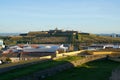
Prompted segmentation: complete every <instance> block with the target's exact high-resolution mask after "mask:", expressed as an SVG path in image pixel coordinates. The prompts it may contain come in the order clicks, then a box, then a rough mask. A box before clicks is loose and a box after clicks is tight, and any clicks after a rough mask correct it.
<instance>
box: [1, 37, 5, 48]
mask: <svg viewBox="0 0 120 80" xmlns="http://www.w3.org/2000/svg"><path fill="white" fill-rule="evenodd" d="M2 48H5V45H4V43H3V40H2V39H0V49H2Z"/></svg>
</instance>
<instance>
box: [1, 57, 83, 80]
mask: <svg viewBox="0 0 120 80" xmlns="http://www.w3.org/2000/svg"><path fill="white" fill-rule="evenodd" d="M80 58H81V57H79V56H73V57H67V58H61V59H58V60H55V61H46V62H41V63H37V64H32V65H29V66H27V67H23V68H19V69H14V70H11V71H8V72H5V73H2V74H0V80H13V79H15V78H18V77H22V76H25V75H29V74H32V73H33V72H37V71H40V70H43V69H46V68H50V67H54V66H56V65H60V64H63V63H66V62H68V61H72V60H78V59H80Z"/></svg>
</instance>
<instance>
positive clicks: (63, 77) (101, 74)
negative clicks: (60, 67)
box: [45, 60, 120, 80]
mask: <svg viewBox="0 0 120 80" xmlns="http://www.w3.org/2000/svg"><path fill="white" fill-rule="evenodd" d="M117 66H120V63H117V62H112V61H108V60H103V61H94V62H89V63H86V64H83V65H82V66H78V67H76V68H73V69H69V70H66V71H63V72H61V73H58V74H56V75H54V76H51V77H48V78H47V79H45V80H109V77H110V75H111V71H112V70H113V69H115V68H116V67H117Z"/></svg>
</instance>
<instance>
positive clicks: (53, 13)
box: [0, 0, 120, 33]
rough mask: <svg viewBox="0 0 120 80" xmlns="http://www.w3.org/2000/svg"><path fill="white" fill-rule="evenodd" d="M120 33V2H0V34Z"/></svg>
mask: <svg viewBox="0 0 120 80" xmlns="http://www.w3.org/2000/svg"><path fill="white" fill-rule="evenodd" d="M56 27H57V28H58V29H64V30H77V31H82V32H90V33H120V30H119V27H120V0H0V32H29V31H42V30H43V31H45V30H49V29H55V28H56Z"/></svg>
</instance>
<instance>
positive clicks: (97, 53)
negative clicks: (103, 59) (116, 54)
mask: <svg viewBox="0 0 120 80" xmlns="http://www.w3.org/2000/svg"><path fill="white" fill-rule="evenodd" d="M92 54H93V55H100V54H106V55H107V54H112V52H111V51H110V52H101V51H100V52H96V51H95V52H92Z"/></svg>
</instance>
